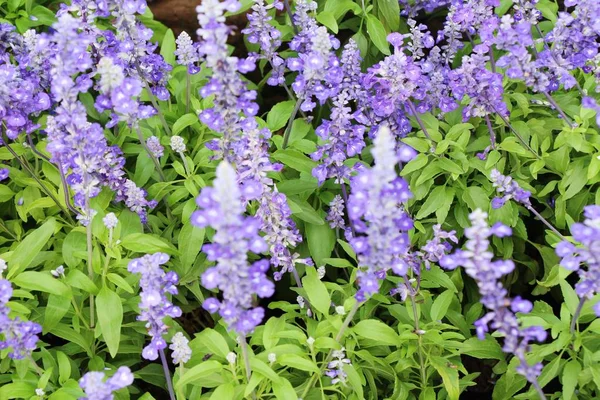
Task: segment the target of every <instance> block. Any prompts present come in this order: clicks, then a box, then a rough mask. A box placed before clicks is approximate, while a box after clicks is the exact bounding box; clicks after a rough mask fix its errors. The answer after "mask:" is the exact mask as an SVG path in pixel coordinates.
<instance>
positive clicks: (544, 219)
mask: <svg viewBox="0 0 600 400" xmlns="http://www.w3.org/2000/svg"><path fill="white" fill-rule="evenodd" d="M525 207H526V208H527V209H528V210H529V211H531V213H533V215H535V216H536V217H537V219H539V220H540V221H542V222H543V223H544V225H546V226H547V227H548V228H549V229H550V230H551V231H552V232H554V233H555V234H556V235H557V236H558V237H559V238H561V239H562V240H563V241H565V242H566V241H567V238H566V237H564V236H563V235H562V234H561V233H560V232H559V231H558V230H557V229H556V228H555V227H554V226H552V224H551V223H550V222H548V220H547V219H546V218H544V217H542V214H540V213H539V212H537V210H536V209H535V208H533V207H532V206H525Z"/></svg>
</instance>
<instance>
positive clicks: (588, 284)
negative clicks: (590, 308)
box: [556, 206, 600, 316]
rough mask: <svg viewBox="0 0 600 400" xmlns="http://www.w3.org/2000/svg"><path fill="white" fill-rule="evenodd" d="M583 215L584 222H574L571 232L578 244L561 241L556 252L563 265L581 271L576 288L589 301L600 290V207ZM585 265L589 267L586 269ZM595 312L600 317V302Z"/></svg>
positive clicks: (590, 208)
mask: <svg viewBox="0 0 600 400" xmlns="http://www.w3.org/2000/svg"><path fill="white" fill-rule="evenodd" d="M583 215H584V217H585V220H584V221H583V222H582V223H580V222H577V223H574V224H573V225H571V235H572V236H573V239H574V240H575V241H576V242H577V244H578V245H574V244H573V243H570V242H567V241H563V242H560V243H559V244H558V246H556V254H557V255H558V256H559V257H561V261H560V265H561V266H562V267H564V268H566V269H568V270H571V271H577V272H578V273H579V282H578V283H577V285H575V291H576V292H577V295H579V297H581V298H582V299H587V300H589V299H591V298H592V297H593V296H594V295H596V294H597V293H600V206H587V207H585V209H584V214H583ZM584 264H585V265H586V266H587V268H582V265H584ZM594 311H595V312H596V315H598V316H600V303H596V304H595V305H594Z"/></svg>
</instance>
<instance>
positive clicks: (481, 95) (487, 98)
mask: <svg viewBox="0 0 600 400" xmlns="http://www.w3.org/2000/svg"><path fill="white" fill-rule="evenodd" d="M473 50H474V53H473V54H472V55H470V56H464V57H463V59H462V65H461V66H460V67H459V68H457V69H455V70H452V71H450V72H449V74H448V77H449V85H450V89H451V90H452V94H453V96H454V98H456V99H457V100H458V101H460V100H462V99H463V97H464V96H468V97H469V103H468V105H467V106H466V107H465V108H464V109H463V120H464V121H467V120H469V118H471V117H485V116H487V115H493V114H495V113H498V114H500V115H503V116H506V115H508V108H507V107H506V104H505V103H504V100H503V98H502V96H503V95H504V87H503V85H502V75H501V74H499V73H494V72H491V71H489V70H488V69H487V68H486V63H487V62H488V61H489V56H488V52H489V48H488V47H487V46H485V45H477V46H475V48H474V49H473Z"/></svg>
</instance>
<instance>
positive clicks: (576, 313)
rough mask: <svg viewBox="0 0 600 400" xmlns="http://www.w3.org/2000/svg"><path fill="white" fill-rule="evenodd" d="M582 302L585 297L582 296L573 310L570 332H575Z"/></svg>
mask: <svg viewBox="0 0 600 400" xmlns="http://www.w3.org/2000/svg"><path fill="white" fill-rule="evenodd" d="M584 303H585V298H584V297H582V298H581V299H580V300H579V304H578V305H577V309H576V310H575V314H573V319H572V320H571V333H574V332H575V326H576V325H577V320H578V319H579V314H581V310H582V309H583V304H584Z"/></svg>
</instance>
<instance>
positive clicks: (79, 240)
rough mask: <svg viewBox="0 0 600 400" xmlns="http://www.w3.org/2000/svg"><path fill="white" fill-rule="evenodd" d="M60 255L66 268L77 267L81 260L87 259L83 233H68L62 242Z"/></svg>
mask: <svg viewBox="0 0 600 400" xmlns="http://www.w3.org/2000/svg"><path fill="white" fill-rule="evenodd" d="M78 254H79V255H80V256H78ZM62 255H63V260H64V261H65V264H67V266H68V267H70V268H75V267H77V265H78V264H79V263H80V262H81V260H83V259H85V258H86V257H87V255H86V236H85V233H83V232H80V231H75V230H73V231H71V232H69V234H68V235H67V236H66V237H65V239H64V240H63V246H62Z"/></svg>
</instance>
